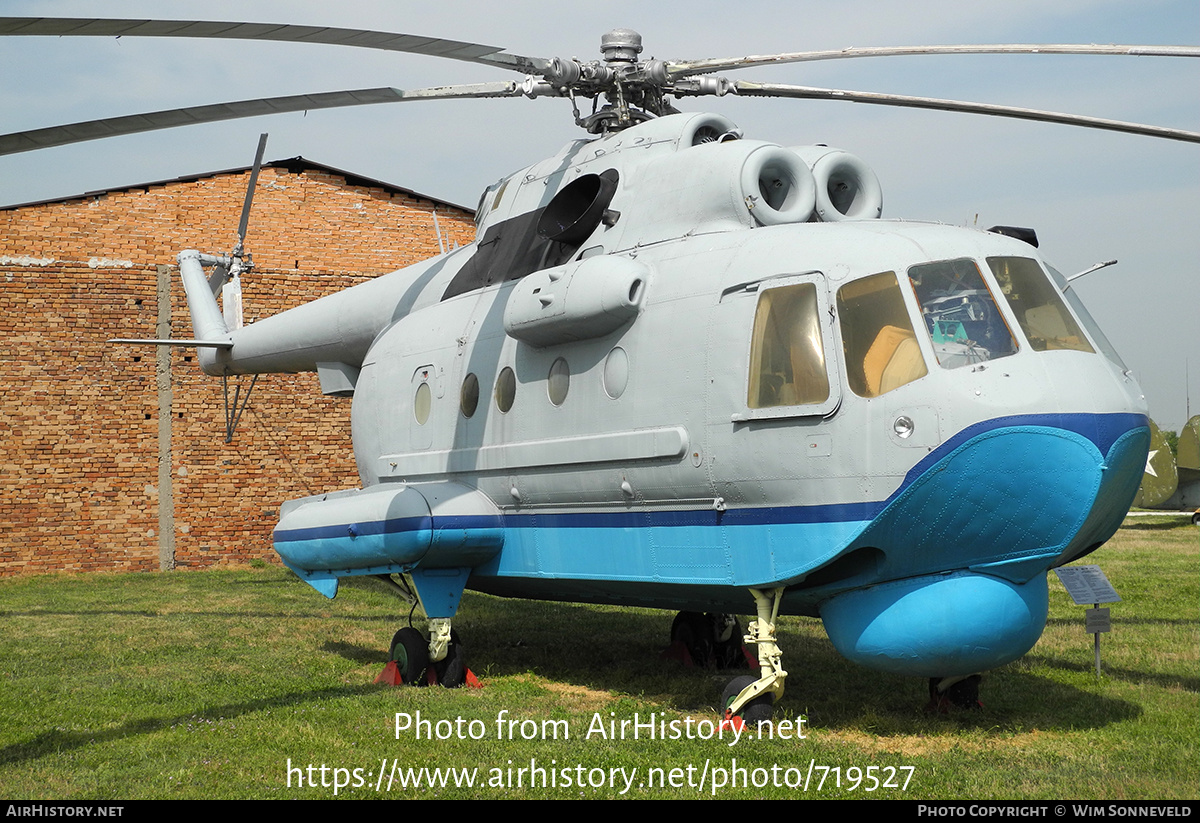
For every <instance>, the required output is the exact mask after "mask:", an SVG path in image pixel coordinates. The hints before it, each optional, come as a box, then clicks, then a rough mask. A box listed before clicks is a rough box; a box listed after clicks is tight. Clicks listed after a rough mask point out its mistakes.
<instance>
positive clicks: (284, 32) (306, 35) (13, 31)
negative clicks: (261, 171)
mask: <svg viewBox="0 0 1200 823" xmlns="http://www.w3.org/2000/svg"><path fill="white" fill-rule="evenodd" d="M0 35H27V36H34V35H37V36H46V37H62V36H70V37H208V38H216V39H222V40H275V41H279V42H285V43H322V44H326V45H332V46H354V47H356V48H366V49H382V50H384V51H399V52H406V53H408V54H428V55H432V56H434V57H447V58H449V59H451V60H465V61H466V62H468V63H482V64H483V65H485V66H499V67H500V68H504V69H512V70H514V71H519V72H522V73H525V74H530V73H532V74H541V73H542V72H544V71H545V70H546V69H547V68H548V67H549V66H550V61H549V60H544V59H542V58H540V57H523V56H521V55H519V54H508V53H507V52H505V51H503V50H502V49H498V48H496V47H495V46H484V45H480V44H479V43H465V42H462V41H459V40H442V39H439V38H437V37H422V36H420V35H415V34H398V33H391V32H382V31H368V30H364V29H337V28H326V27H322V26H292V25H285V24H277V23H220V22H210V21H202V20H101V19H88V18H78V17H0Z"/></svg>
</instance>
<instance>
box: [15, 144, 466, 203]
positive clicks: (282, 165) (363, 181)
mask: <svg viewBox="0 0 1200 823" xmlns="http://www.w3.org/2000/svg"><path fill="white" fill-rule="evenodd" d="M263 167H264V168H268V167H270V168H279V169H286V170H287V171H289V172H291V173H292V174H296V173H297V172H300V171H305V170H308V169H315V170H317V171H324V172H329V173H330V174H336V175H338V176H339V177H344V178H345V179H346V183H347V184H348V185H351V186H366V187H368V188H373V189H383V190H384V191H387V192H390V193H392V194H406V195H409V196H411V197H419V198H421V199H422V200H428V201H429V202H431V203H438V204H440V205H443V206H449V207H451V208H455V209H461V210H462V211H465V212H467V213H468V214H474V213H475V210H474V209H472V208H468V207H466V206H460V205H458V204H457V203H451V202H449V201H448V200H442V199H441V198H438V197H431V196H430V195H428V194H421V193H420V192H416V191H413V190H412V189H406V188H404V187H403V186H397V185H394V184H392V183H388V182H386V181H383V180H376V179H374V178H371V177H365V176H363V175H361V174H355V173H354V172H351V171H345V170H343V169H337V168H334V167H333V166H327V165H325V164H324V163H318V162H316V161H315V160H309V159H308V158H307V157H300V156H296V157H289V158H287V159H285V160H272V161H271V162H269V163H263ZM248 171H250V166H238V167H236V168H232V169H221V170H219V171H206V172H202V173H200V174H186V175H182V176H180V177H172V178H168V179H166V180H154V181H151V182H148V183H132V184H130V185H127V186H110V187H108V188H105V189H96V190H94V191H86V192H83V193H82V194H71V195H67V196H65V197H51V198H49V199H46V200H33V201H30V202H28V203H14V204H13V205H11V206H0V211H11V210H13V209H22V208H26V207H28V206H44V205H47V204H49V203H69V202H70V201H72V200H87V199H89V198H94V197H99V196H101V195H104V194H111V193H112V192H120V191H132V190H133V189H149V188H151V187H152V186H166V185H170V184H171V183H193V182H195V181H197V180H203V179H205V178H207V177H219V176H220V175H223V174H243V173H245V172H248Z"/></svg>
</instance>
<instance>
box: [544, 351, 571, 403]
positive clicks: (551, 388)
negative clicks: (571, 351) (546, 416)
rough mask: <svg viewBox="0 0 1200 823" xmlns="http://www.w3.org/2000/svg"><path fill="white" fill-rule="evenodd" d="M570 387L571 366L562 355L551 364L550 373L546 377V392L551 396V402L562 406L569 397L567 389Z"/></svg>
mask: <svg viewBox="0 0 1200 823" xmlns="http://www.w3.org/2000/svg"><path fill="white" fill-rule="evenodd" d="M570 387H571V367H570V366H568V365H567V361H566V360H564V359H563V358H561V357H560V358H558V359H557V360H555V361H554V363H553V364H552V365H551V366H550V374H549V375H547V377H546V394H547V395H548V396H549V397H550V402H551V403H553V404H554V405H556V406H561V405H562V404H563V401H564V400H566V399H567V390H568V389H570Z"/></svg>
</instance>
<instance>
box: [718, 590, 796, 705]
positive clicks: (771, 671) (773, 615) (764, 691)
mask: <svg viewBox="0 0 1200 823" xmlns="http://www.w3.org/2000/svg"><path fill="white" fill-rule="evenodd" d="M783 592H784V590H783V589H782V588H779V589H769V590H764V589H751V590H750V594H751V595H752V596H753V597H754V604H755V606H756V607H757V611H758V615H757V617H755V619H754V620H752V621H751V622H750V631H749V632H748V633H747V634H746V637H745V642H746V643H747V644H750V645H753V646H754V647H755V650H756V652H757V654H758V664H759V669H760V676H759V677H758V678H757V679H755V678H753V677H750V676H743V677H737V678H734V679H733V680H731V681H730V682H729V685H728V686H726V687H725V691H724V693H723V694H722V696H721V705H722V706H723V708H724V711H725V714H724V718H723V719H724V721H725V722H729V723H744V724H749V725H757V724H758V723H760V722H762V721H764V720H770V719H771V714H772V712H773V711H774V709H775V703H777V702H778V701H779V698H781V697H783V689H784V681H785V680H786V679H787V672H786V671H784V669H783V652H782V650H781V649H780V648H779V646H778V644H776V642H775V621H776V619H777V618H778V617H779V606H780V603H781V602H782V601H783Z"/></svg>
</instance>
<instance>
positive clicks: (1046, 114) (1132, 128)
mask: <svg viewBox="0 0 1200 823" xmlns="http://www.w3.org/2000/svg"><path fill="white" fill-rule="evenodd" d="M690 82H695V81H686V80H685V81H683V82H682V83H677V84H676V86H675V90H674V93H675V94H676V95H692V94H705V93H707V92H703V91H700V90H699V84H698V83H697V85H696V87H695V88H694V89H693V88H690V87H689V86H687V85H684V84H689V83H690ZM729 91H731V92H733V93H735V94H738V95H741V96H745V97H794V98H800V99H805V100H845V101H848V102H851V103H874V104H876V105H881V106H905V107H908V108H915V109H935V110H938V111H957V112H967V113H970V114H990V115H994V116H998V117H1013V118H1016V119H1018V120H1038V121H1041V122H1045V123H1063V124H1065V125H1068V126H1085V127H1087V128H1092V129H1105V130H1107V131H1121V132H1126V133H1128V134H1141V135H1145V136H1148V137H1162V138H1166V139H1167V140H1182V141H1185V142H1188V143H1200V133H1197V132H1194V131H1185V130H1183V129H1170V128H1163V127H1161V126H1146V125H1142V124H1140V123H1126V122H1123V121H1121V120H1105V119H1102V118H1099V117H1087V116H1085V115H1080V114H1064V113H1062V112H1055V111H1039V110H1038V109H1022V108H1017V107H1015V106H997V105H993V104H991V103H970V102H965V101H961V100H941V99H938V98H936V97H906V96H904V95H900V94H878V93H875V92H866V91H844V90H841V89H821V88H814V87H812V86H791V85H786V84H780V83H748V82H746V81H744V80H738V81H736V82H731V83H729Z"/></svg>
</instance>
